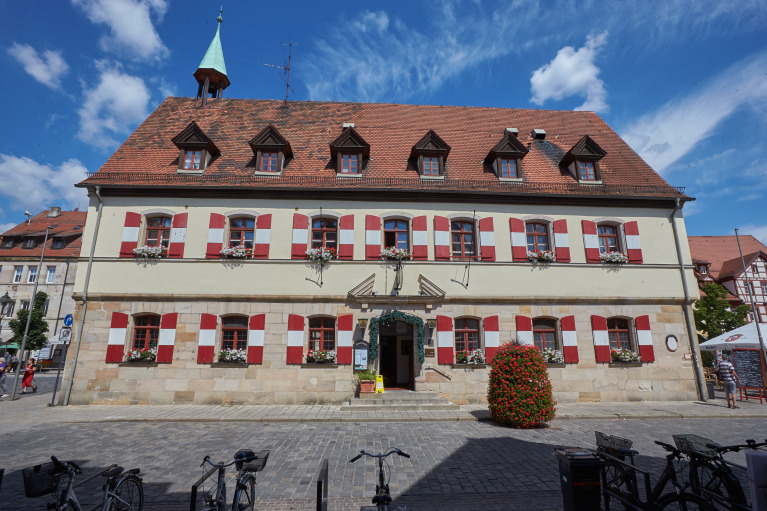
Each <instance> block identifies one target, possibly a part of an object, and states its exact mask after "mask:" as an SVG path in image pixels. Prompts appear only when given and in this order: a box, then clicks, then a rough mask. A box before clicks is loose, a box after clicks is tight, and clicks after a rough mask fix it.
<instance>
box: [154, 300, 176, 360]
mask: <svg viewBox="0 0 767 511" xmlns="http://www.w3.org/2000/svg"><path fill="white" fill-rule="evenodd" d="M177 323H178V313H177V312H170V313H168V314H163V315H162V317H161V318H160V339H159V340H158V342H157V362H159V363H160V364H169V363H171V362H173V346H174V345H175V344H176V324H177Z"/></svg>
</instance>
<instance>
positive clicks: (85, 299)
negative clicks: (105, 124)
mask: <svg viewBox="0 0 767 511" xmlns="http://www.w3.org/2000/svg"><path fill="white" fill-rule="evenodd" d="M94 194H95V195H96V199H97V200H98V201H99V205H98V208H97V210H96V228H95V230H94V231H93V242H91V252H90V254H89V255H88V268H87V269H86V271H85V285H84V287H83V308H82V311H81V312H80V321H79V322H78V324H77V340H76V341H75V352H74V354H73V356H72V362H71V363H70V366H69V367H70V370H69V374H67V389H66V391H65V392H64V401H63V402H62V404H63V405H64V406H67V405H68V404H69V396H70V394H71V393H72V384H73V383H74V380H75V369H77V355H78V354H79V352H80V343H81V342H82V340H83V324H84V323H85V312H86V311H87V310H88V283H89V282H90V280H91V269H92V268H93V254H94V252H95V251H96V240H97V239H98V237H99V226H100V225H101V211H102V209H103V207H104V201H103V200H101V187H100V186H96V187H95V188H94Z"/></svg>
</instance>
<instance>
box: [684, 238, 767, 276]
mask: <svg viewBox="0 0 767 511" xmlns="http://www.w3.org/2000/svg"><path fill="white" fill-rule="evenodd" d="M687 240H688V242H689V244H690V254H691V255H692V258H693V260H699V261H707V262H710V263H711V271H710V273H711V275H712V276H713V277H714V278H715V279H717V280H718V279H720V278H722V276H723V275H722V273H723V272H724V271H727V272H728V273H729V272H732V271H733V268H735V267H736V266H738V265H740V270H743V265H742V264H741V263H740V252H739V251H738V242H737V240H736V238H735V236H688V237H687ZM740 245H741V247H742V248H743V254H744V256H745V255H746V254H753V253H754V252H760V251H761V252H765V253H767V246H764V245H763V244H762V243H761V242H760V241H759V240H757V239H756V238H754V237H753V236H751V235H750V234H744V235H741V236H740ZM733 261H735V262H733ZM725 263H727V266H726V267H725ZM736 263H737V264H736ZM730 274H731V273H730Z"/></svg>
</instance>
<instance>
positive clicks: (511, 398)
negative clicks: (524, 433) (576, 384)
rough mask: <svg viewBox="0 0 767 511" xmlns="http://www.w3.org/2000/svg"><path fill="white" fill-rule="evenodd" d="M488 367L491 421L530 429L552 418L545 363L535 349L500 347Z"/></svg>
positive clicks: (514, 346) (519, 345) (549, 388)
mask: <svg viewBox="0 0 767 511" xmlns="http://www.w3.org/2000/svg"><path fill="white" fill-rule="evenodd" d="M492 364H493V368H492V370H491V371H490V385H489V388H488V391H487V401H488V407H489V408H490V417H492V419H493V420H494V421H496V422H498V423H499V424H501V425H503V426H512V427H515V428H532V427H535V426H538V425H541V424H543V423H544V422H549V421H550V420H551V419H553V418H554V412H555V411H556V403H555V402H554V398H553V397H552V394H551V382H550V381H549V375H548V373H547V372H546V363H545V362H544V361H543V356H542V355H541V352H540V351H538V349H537V348H536V347H535V346H523V345H521V344H517V343H509V344H504V345H503V346H501V347H500V348H499V349H498V351H497V352H496V354H495V356H494V357H493V361H492Z"/></svg>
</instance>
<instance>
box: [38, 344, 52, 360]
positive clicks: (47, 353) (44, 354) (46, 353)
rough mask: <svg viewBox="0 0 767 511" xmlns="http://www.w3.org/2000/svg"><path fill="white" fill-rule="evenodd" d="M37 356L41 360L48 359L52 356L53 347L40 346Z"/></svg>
mask: <svg viewBox="0 0 767 511" xmlns="http://www.w3.org/2000/svg"><path fill="white" fill-rule="evenodd" d="M37 358H38V359H41V360H47V359H49V358H51V347H50V346H45V347H44V348H40V352H39V353H38V354H37Z"/></svg>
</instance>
